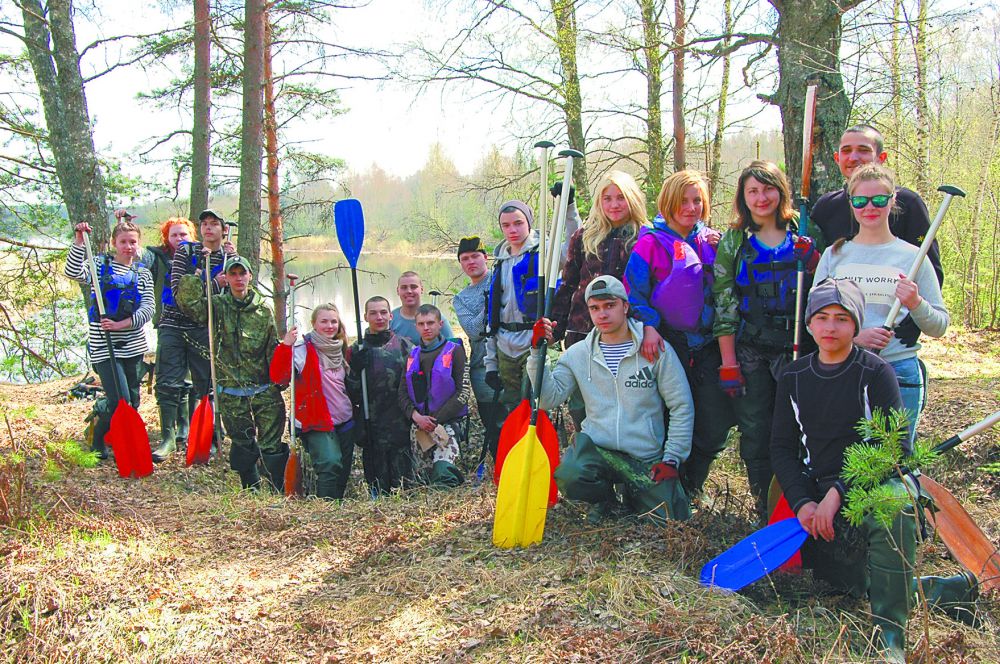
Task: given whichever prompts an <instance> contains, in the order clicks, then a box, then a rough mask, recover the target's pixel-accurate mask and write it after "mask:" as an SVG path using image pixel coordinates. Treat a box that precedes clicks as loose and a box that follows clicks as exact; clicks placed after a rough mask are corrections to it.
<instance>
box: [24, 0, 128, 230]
mask: <svg viewBox="0 0 1000 664" xmlns="http://www.w3.org/2000/svg"><path fill="white" fill-rule="evenodd" d="M71 12H72V3H71V2H70V0H50V2H49V3H48V15H47V19H48V20H47V21H46V11H45V10H44V9H43V8H42V6H41V3H40V2H38V0H23V2H22V3H21V13H22V16H23V18H24V32H25V46H26V48H27V51H28V58H29V60H30V61H31V67H32V70H33V72H34V75H35V81H36V82H37V83H38V90H39V93H40V94H41V97H42V109H43V112H44V114H45V125H46V128H47V129H48V131H49V148H50V149H51V150H52V154H53V157H54V159H55V163H56V177H57V178H58V179H59V187H60V189H61V190H62V197H63V202H64V204H65V205H66V212H67V214H68V215H69V219H70V222H71V224H75V223H77V222H80V221H86V222H87V223H89V224H90V226H91V228H92V229H93V240H94V243H95V245H96V247H95V249H103V248H106V247H107V244H108V239H109V238H110V235H111V233H110V229H109V228H108V209H107V201H106V195H107V194H106V191H105V188H104V177H103V175H102V174H101V168H100V163H99V162H98V160H97V150H96V149H95V147H94V137H93V134H92V133H91V129H90V114H89V112H88V111H87V96H86V92H85V90H84V85H83V76H82V75H81V74H80V55H79V53H78V52H77V49H76V35H75V33H74V30H73V20H72V17H71ZM50 43H51V46H50Z"/></svg>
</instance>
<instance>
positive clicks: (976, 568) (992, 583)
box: [920, 475, 1000, 591]
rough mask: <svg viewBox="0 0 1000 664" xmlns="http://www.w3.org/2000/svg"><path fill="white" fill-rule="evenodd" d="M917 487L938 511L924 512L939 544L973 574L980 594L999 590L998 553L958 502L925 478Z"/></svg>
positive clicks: (999, 566)
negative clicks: (939, 536) (925, 493)
mask: <svg viewBox="0 0 1000 664" xmlns="http://www.w3.org/2000/svg"><path fill="white" fill-rule="evenodd" d="M920 487H921V488H922V489H923V490H924V491H926V492H927V493H928V494H930V496H931V498H933V499H934V504H935V505H937V508H938V510H937V512H932V511H931V510H929V509H928V510H925V513H926V514H927V518H928V520H930V522H931V523H932V524H933V525H934V529H935V530H937V532H938V534H939V535H941V541H942V542H944V545H945V546H946V547H947V548H948V551H950V552H951V555H952V556H954V558H955V560H957V561H958V562H959V563H961V564H962V565H963V566H964V567H965V568H966V569H968V570H969V571H970V572H972V573H973V574H975V575H976V578H977V579H978V580H979V587H980V590H982V591H988V590H992V589H994V588H997V587H1000V552H998V551H997V547H995V546H993V543H992V542H990V541H989V540H988V539H987V538H986V535H985V534H983V531H982V530H981V529H980V528H979V526H977V525H976V522H975V521H973V520H972V517H971V516H969V513H968V512H966V511H965V508H964V507H962V504H961V503H960V502H958V499H956V498H955V496H953V495H952V494H951V492H950V491H948V489H946V488H944V487H943V486H941V485H940V484H938V483H937V482H935V481H934V480H932V479H931V478H929V477H927V476H926V475H921V476H920Z"/></svg>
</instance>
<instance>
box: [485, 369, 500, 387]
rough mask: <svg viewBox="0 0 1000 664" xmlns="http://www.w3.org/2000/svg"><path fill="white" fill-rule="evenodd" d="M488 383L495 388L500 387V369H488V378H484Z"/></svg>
mask: <svg viewBox="0 0 1000 664" xmlns="http://www.w3.org/2000/svg"><path fill="white" fill-rule="evenodd" d="M484 380H485V381H486V384H487V385H489V386H490V388H491V389H493V390H499V389H500V372H499V371H487V372H486V378H485V379H484Z"/></svg>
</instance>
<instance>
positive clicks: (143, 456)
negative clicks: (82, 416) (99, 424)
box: [104, 399, 153, 477]
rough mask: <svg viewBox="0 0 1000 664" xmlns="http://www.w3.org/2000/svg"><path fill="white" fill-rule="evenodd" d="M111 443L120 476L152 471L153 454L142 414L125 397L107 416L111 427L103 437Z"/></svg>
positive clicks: (145, 474)
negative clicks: (112, 413) (111, 413)
mask: <svg viewBox="0 0 1000 664" xmlns="http://www.w3.org/2000/svg"><path fill="white" fill-rule="evenodd" d="M104 439H105V441H107V442H110V443H111V447H112V449H113V450H114V452H115V463H116V464H118V475H119V476H121V477H131V476H132V475H135V476H136V477H146V476H147V475H149V474H150V473H152V472H153V455H152V453H151V452H150V450H149V434H148V433H146V424H145V422H143V421H142V417H141V416H140V415H139V413H138V412H137V411H136V409H135V408H133V407H132V405H131V404H129V403H128V402H126V401H125V399H119V400H118V407H117V408H115V413H114V415H112V416H111V426H110V428H109V429H108V433H107V434H106V435H105V436H104Z"/></svg>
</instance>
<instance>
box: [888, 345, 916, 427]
mask: <svg viewBox="0 0 1000 664" xmlns="http://www.w3.org/2000/svg"><path fill="white" fill-rule="evenodd" d="M890 365H891V366H892V370H893V371H895V372H896V380H898V381H899V393H900V395H901V396H902V397H903V408H905V409H906V410H907V417H908V418H909V422H910V443H911V444H912V443H913V441H914V440H915V439H916V434H917V421H918V420H919V419H920V409H921V406H922V404H923V402H924V376H923V372H922V371H921V370H920V362H919V361H918V360H917V356H916V355H914V356H913V357H908V358H906V359H904V360H896V361H895V362H891V363H890Z"/></svg>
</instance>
